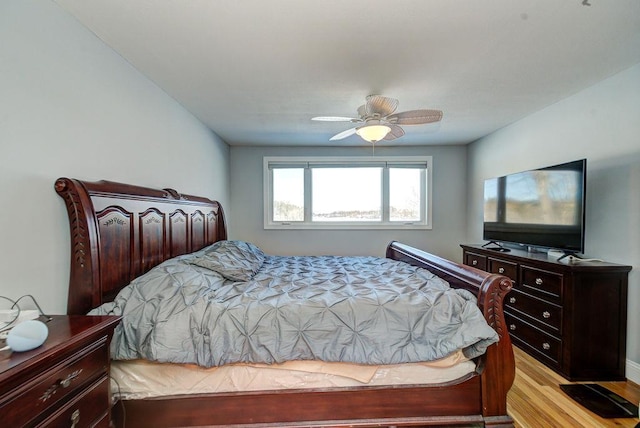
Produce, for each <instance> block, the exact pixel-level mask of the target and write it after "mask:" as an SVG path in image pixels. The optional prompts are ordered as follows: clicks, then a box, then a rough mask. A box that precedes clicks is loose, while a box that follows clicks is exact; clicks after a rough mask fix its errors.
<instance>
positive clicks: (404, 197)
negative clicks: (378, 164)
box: [389, 168, 420, 221]
mask: <svg viewBox="0 0 640 428" xmlns="http://www.w3.org/2000/svg"><path fill="white" fill-rule="evenodd" d="M389 205H390V207H389V220H391V221H420V169H417V168H389Z"/></svg>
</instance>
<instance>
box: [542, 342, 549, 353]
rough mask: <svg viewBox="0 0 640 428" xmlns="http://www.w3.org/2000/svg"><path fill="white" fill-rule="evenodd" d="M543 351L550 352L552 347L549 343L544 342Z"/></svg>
mask: <svg viewBox="0 0 640 428" xmlns="http://www.w3.org/2000/svg"><path fill="white" fill-rule="evenodd" d="M542 349H544V350H545V351H548V350H549V349H551V345H549V343H548V342H544V343H543V344H542Z"/></svg>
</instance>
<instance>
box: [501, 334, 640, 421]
mask: <svg viewBox="0 0 640 428" xmlns="http://www.w3.org/2000/svg"><path fill="white" fill-rule="evenodd" d="M514 351H515V355H516V379H515V382H514V384H513V386H512V387H511V390H510V391H509V395H508V397H507V409H508V413H509V415H511V417H512V418H513V419H514V421H515V426H516V428H544V427H562V428H564V427H635V426H636V424H638V419H637V418H624V419H603V418H601V417H599V416H598V415H596V414H595V413H592V412H590V411H589V410H587V409H585V408H584V407H582V406H580V405H579V404H578V403H576V402H575V401H573V400H572V399H571V398H569V396H568V395H566V394H565V393H564V392H562V390H561V389H560V387H559V384H561V383H562V384H564V383H571V382H569V381H567V380H566V379H565V378H563V377H562V376H560V375H558V374H556V373H555V372H553V371H552V370H550V369H548V368H547V367H546V366H544V365H543V364H541V363H540V362H538V361H536V360H535V359H533V358H532V357H531V356H529V355H528V354H526V353H525V352H523V351H521V350H520V349H518V348H516V347H514ZM598 383H600V384H601V385H602V386H604V387H606V388H608V389H610V390H611V391H613V392H615V393H616V394H618V395H621V396H622V397H624V398H626V399H627V400H629V401H631V402H632V403H638V401H639V400H640V386H638V385H636V384H634V383H633V382H598Z"/></svg>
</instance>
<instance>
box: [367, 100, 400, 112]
mask: <svg viewBox="0 0 640 428" xmlns="http://www.w3.org/2000/svg"><path fill="white" fill-rule="evenodd" d="M397 108H398V100H396V99H395V98H389V97H383V96H382V95H369V96H368V97H367V104H366V112H367V116H373V115H375V114H378V115H380V117H385V116H388V115H390V114H391V113H393V112H394V111H396V109H397Z"/></svg>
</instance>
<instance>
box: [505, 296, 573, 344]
mask: <svg viewBox="0 0 640 428" xmlns="http://www.w3.org/2000/svg"><path fill="white" fill-rule="evenodd" d="M505 307H506V308H508V309H509V310H511V311H517V312H520V313H521V314H523V315H525V316H528V317H530V318H531V319H532V320H534V321H536V322H538V323H540V324H542V325H543V326H544V327H545V328H547V329H549V332H550V333H553V334H559V333H561V329H562V307H561V306H558V305H556V304H553V303H550V302H547V301H546V300H542V299H539V298H537V297H534V296H530V295H528V294H526V293H522V292H520V291H519V290H516V289H513V290H511V292H510V293H509V295H508V296H507V300H506V302H505Z"/></svg>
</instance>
